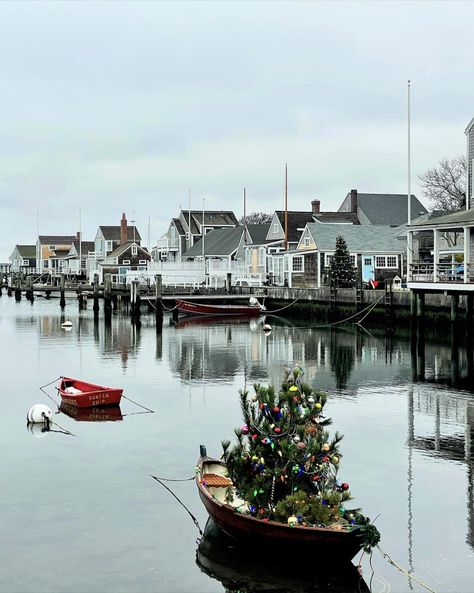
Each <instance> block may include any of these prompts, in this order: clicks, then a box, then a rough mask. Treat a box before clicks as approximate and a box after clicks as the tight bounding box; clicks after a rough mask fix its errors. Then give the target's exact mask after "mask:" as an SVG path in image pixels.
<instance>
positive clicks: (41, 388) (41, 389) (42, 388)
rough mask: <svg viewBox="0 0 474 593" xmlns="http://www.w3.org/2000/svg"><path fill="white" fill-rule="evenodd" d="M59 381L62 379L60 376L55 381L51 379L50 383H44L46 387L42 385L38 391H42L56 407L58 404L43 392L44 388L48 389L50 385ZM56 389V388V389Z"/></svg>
mask: <svg viewBox="0 0 474 593" xmlns="http://www.w3.org/2000/svg"><path fill="white" fill-rule="evenodd" d="M59 379H62V376H61V375H60V376H59V377H58V378H57V379H53V380H52V381H50V382H49V383H46V385H42V386H41V387H40V388H39V390H40V391H42V392H43V393H44V394H45V395H46V396H47V397H49V399H50V400H51V401H52V402H53V403H54V404H56V406H57V407H59V404H58V402H57V401H56V400H55V399H54V398H53V397H51V396H50V395H49V393H48V392H47V391H45V389H44V388H45V387H49V386H50V385H52V384H53V383H56V381H59ZM56 389H57V388H56Z"/></svg>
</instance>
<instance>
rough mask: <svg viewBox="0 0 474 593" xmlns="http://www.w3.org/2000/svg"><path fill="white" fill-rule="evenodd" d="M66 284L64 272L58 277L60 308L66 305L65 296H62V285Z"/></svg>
mask: <svg viewBox="0 0 474 593" xmlns="http://www.w3.org/2000/svg"><path fill="white" fill-rule="evenodd" d="M65 284H66V277H65V275H64V274H61V278H60V284H59V287H60V293H61V297H60V299H59V306H60V307H61V309H64V307H65V306H66V298H65V296H64V287H65Z"/></svg>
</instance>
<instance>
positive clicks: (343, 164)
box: [0, 0, 474, 261]
mask: <svg viewBox="0 0 474 593" xmlns="http://www.w3.org/2000/svg"><path fill="white" fill-rule="evenodd" d="M473 22H474V4H473V3H470V2H461V3H456V2H415V1H410V2H357V1H351V2H329V3H326V2H301V3H300V2H270V1H269V2H245V1H240V2H235V3H233V2H217V1H216V2H198V1H192V2H170V3H167V2H140V1H137V0H133V1H131V2H127V1H125V2H118V1H104V2H93V1H83V2H68V1H63V2H60V1H59V2H41V1H39V2H33V1H31V2H17V1H14V2H8V1H5V0H4V1H2V2H0V77H1V93H0V105H1V111H0V122H1V124H0V126H1V129H0V261H7V260H8V256H9V255H10V253H11V252H12V250H13V248H14V246H15V244H17V243H20V244H33V243H35V242H36V237H37V235H38V230H39V234H50V235H53V234H55V235H66V234H74V233H75V232H76V231H78V230H79V221H80V220H81V228H82V231H83V237H84V239H86V240H92V239H93V238H94V236H95V233H96V230H97V228H98V226H99V225H113V224H117V225H118V224H119V222H120V217H121V213H122V212H123V211H125V212H126V214H127V218H128V220H131V219H135V220H136V225H137V228H138V229H139V231H140V232H141V234H142V237H143V238H144V242H145V245H148V229H149V228H150V236H151V241H152V243H153V242H154V241H156V239H157V238H159V237H160V236H161V235H163V234H164V233H165V231H166V229H167V227H168V224H169V221H170V219H171V218H172V217H175V216H177V215H178V212H179V210H180V207H182V208H186V209H187V208H188V204H189V201H188V190H189V189H190V190H191V208H193V209H199V210H200V209H202V206H203V199H204V206H205V208H206V209H219V210H220V209H225V210H233V211H234V212H235V214H236V216H237V217H240V216H241V215H242V214H243V199H242V194H243V188H244V187H246V188H247V212H253V211H262V212H273V211H274V210H275V209H282V208H283V205H284V199H283V196H284V166H285V162H287V163H288V178H289V181H288V205H289V209H291V210H309V209H310V206H311V200H312V199H314V198H318V199H319V200H321V209H322V210H326V211H328V210H336V209H337V208H338V207H339V205H340V203H341V202H342V200H343V198H344V197H345V195H346V193H347V192H348V191H349V190H350V189H351V188H356V189H358V190H359V191H360V192H385V193H405V192H406V191H407V80H408V79H411V80H412V91H411V138H412V141H411V151H412V190H413V191H414V193H416V194H417V195H418V197H421V195H420V191H419V187H418V183H417V181H418V180H417V175H418V174H419V173H421V172H423V171H425V170H426V169H427V168H429V167H433V166H435V165H436V164H437V162H438V161H439V159H441V158H443V157H447V158H454V157H456V156H459V155H461V154H464V152H465V135H464V129H465V127H466V125H467V124H468V123H469V121H470V120H471V119H472V117H473V116H474V101H473V90H474V77H473V70H472V68H473V66H472V65H473V59H474V35H473V34H472V24H473ZM422 201H423V199H422ZM425 205H427V206H428V204H427V203H426V201H425ZM79 212H80V213H81V214H79ZM149 221H150V223H149Z"/></svg>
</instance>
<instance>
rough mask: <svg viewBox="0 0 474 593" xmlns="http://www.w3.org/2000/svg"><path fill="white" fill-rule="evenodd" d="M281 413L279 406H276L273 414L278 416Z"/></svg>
mask: <svg viewBox="0 0 474 593" xmlns="http://www.w3.org/2000/svg"><path fill="white" fill-rule="evenodd" d="M279 411H280V408H279V407H278V406H275V407H274V408H273V412H274V413H275V414H278V412H279Z"/></svg>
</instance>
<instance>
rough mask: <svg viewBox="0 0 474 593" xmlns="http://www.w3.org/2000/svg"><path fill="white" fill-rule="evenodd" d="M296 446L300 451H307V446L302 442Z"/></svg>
mask: <svg viewBox="0 0 474 593" xmlns="http://www.w3.org/2000/svg"><path fill="white" fill-rule="evenodd" d="M296 446H297V447H298V449H299V450H300V451H302V450H303V449H306V445H305V444H304V443H303V442H302V441H300V442H299V443H298V444H297V445H296Z"/></svg>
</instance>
